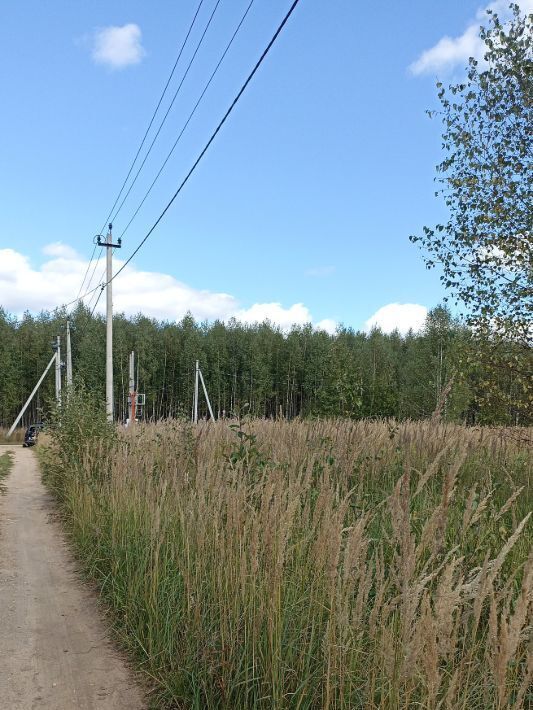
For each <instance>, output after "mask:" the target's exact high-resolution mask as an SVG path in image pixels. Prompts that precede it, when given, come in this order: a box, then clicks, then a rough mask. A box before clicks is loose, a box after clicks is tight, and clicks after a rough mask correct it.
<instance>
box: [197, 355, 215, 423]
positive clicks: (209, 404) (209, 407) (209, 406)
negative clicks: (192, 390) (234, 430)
mask: <svg viewBox="0 0 533 710" xmlns="http://www.w3.org/2000/svg"><path fill="white" fill-rule="evenodd" d="M198 374H199V375H200V380H201V382H202V388H203V390H204V394H205V399H206V401H207V407H208V409H209V414H210V415H211V419H212V420H213V421H215V415H214V414H213V410H212V409H211V402H210V400H209V395H208V394H207V387H206V386H205V382H204V376H203V375H202V371H201V370H200V369H199V368H198Z"/></svg>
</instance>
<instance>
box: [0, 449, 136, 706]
mask: <svg viewBox="0 0 533 710" xmlns="http://www.w3.org/2000/svg"><path fill="white" fill-rule="evenodd" d="M9 449H10V447H7V446H1V447H0V453H3V452H4V451H7V450H9ZM12 451H13V452H14V454H15V461H14V466H13V468H12V469H11V473H10V474H9V477H8V478H7V481H6V485H7V493H6V495H3V496H2V495H0V707H1V708H2V710H39V709H41V708H46V710H78V709H79V710H118V709H119V708H120V710H140V709H141V708H144V707H145V705H144V704H143V700H142V694H141V692H140V690H139V689H138V687H137V686H136V684H135V682H134V680H133V679H132V677H131V674H130V673H129V671H128V669H127V668H126V666H125V665H124V663H123V661H122V660H121V658H120V656H119V655H118V654H117V653H116V652H115V651H114V650H113V647H112V645H111V644H110V642H109V640H108V637H107V634H106V630H105V626H104V624H103V623H102V620H101V615H100V613H99V611H98V607H97V604H96V601H95V599H94V595H93V594H92V593H91V592H90V591H89V590H88V589H87V588H85V587H84V585H83V584H82V583H81V582H80V580H79V579H78V577H77V575H76V568H75V565H74V563H73V560H72V557H71V555H70V554H69V551H68V548H67V547H66V544H65V540H64V537H63V535H62V533H61V529H60V527H59V524H58V523H57V522H56V521H54V519H53V515H52V513H53V504H52V501H51V498H50V496H49V495H48V493H47V492H46V490H45V489H44V487H43V485H42V484H41V481H40V474H39V470H38V467H37V463H36V460H35V456H34V454H33V452H32V451H30V450H28V449H22V448H21V447H20V446H17V447H13V448H12Z"/></svg>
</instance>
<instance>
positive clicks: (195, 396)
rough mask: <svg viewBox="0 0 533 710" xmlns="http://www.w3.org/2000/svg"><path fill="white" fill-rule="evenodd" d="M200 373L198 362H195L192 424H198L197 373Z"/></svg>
mask: <svg viewBox="0 0 533 710" xmlns="http://www.w3.org/2000/svg"><path fill="white" fill-rule="evenodd" d="M199 372H200V366H199V363H198V360H197V361H196V370H195V373H194V414H193V422H194V423H195V424H198V379H199V376H198V373H199Z"/></svg>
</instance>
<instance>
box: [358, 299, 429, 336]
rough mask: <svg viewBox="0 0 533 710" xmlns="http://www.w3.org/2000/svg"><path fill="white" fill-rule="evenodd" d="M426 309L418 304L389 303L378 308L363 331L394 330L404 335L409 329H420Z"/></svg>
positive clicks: (385, 331)
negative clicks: (375, 329) (376, 329)
mask: <svg viewBox="0 0 533 710" xmlns="http://www.w3.org/2000/svg"><path fill="white" fill-rule="evenodd" d="M427 313H428V309H427V308H426V307H425V306H421V305H419V304H418V303H389V304H388V305H386V306H382V307H381V308H379V309H378V310H377V311H376V312H375V313H374V315H373V316H371V317H370V318H369V319H368V320H367V321H366V323H365V330H366V331H370V330H372V329H373V328H379V329H380V330H382V331H383V332H384V333H392V332H393V331H394V330H397V331H399V332H400V333H402V335H405V333H407V332H408V331H409V330H410V329H412V330H414V331H417V330H420V329H421V328H422V326H423V325H424V321H425V320H426V316H427Z"/></svg>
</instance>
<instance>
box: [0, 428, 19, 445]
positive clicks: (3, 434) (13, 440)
mask: <svg viewBox="0 0 533 710" xmlns="http://www.w3.org/2000/svg"><path fill="white" fill-rule="evenodd" d="M8 431H9V430H8V429H7V427H6V428H4V427H0V444H22V442H23V441H24V432H25V429H24V428H23V427H18V428H17V429H15V431H14V432H13V433H12V434H11V436H10V437H9V438H8V437H7V432H8Z"/></svg>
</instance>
